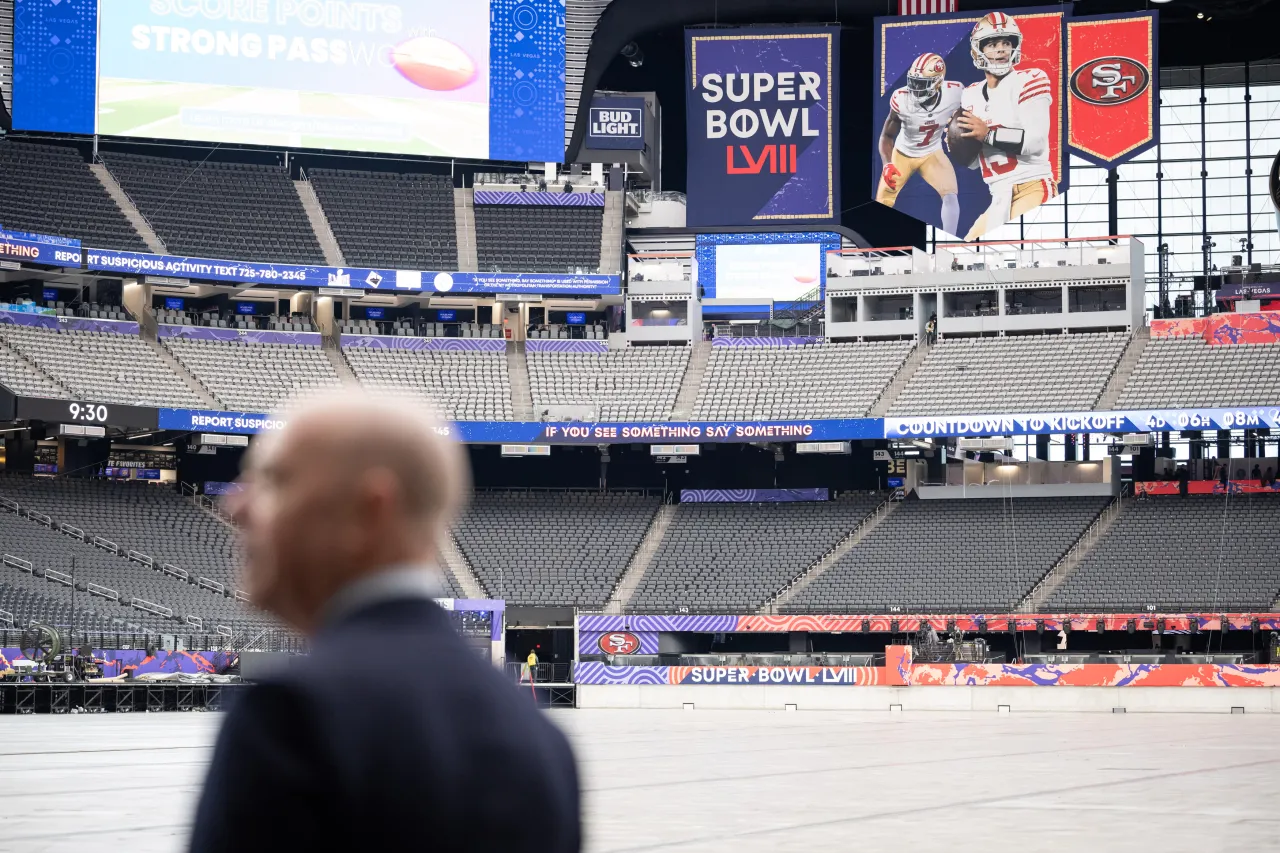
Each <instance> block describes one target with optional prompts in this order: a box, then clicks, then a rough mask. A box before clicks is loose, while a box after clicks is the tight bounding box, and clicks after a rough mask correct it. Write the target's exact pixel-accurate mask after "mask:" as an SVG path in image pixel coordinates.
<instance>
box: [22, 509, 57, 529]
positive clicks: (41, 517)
mask: <svg viewBox="0 0 1280 853" xmlns="http://www.w3.org/2000/svg"><path fill="white" fill-rule="evenodd" d="M27 518H28V519H29V520H31V521H35V522H38V523H40V524H43V525H44V526H45V527H47V528H49V529H50V530H52V529H53V519H52V518H51V517H50V516H47V515H45V514H44V513H43V512H36V511H35V510H34V509H29V510H27Z"/></svg>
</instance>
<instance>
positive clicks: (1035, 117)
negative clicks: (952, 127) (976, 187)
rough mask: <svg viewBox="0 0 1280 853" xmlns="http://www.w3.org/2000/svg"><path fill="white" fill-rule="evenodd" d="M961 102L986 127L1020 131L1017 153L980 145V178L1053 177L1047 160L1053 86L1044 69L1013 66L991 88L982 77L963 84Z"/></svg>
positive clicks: (1023, 179) (993, 181)
mask: <svg viewBox="0 0 1280 853" xmlns="http://www.w3.org/2000/svg"><path fill="white" fill-rule="evenodd" d="M961 106H963V107H964V108H965V109H966V110H969V111H970V112H972V113H973V114H974V115H976V116H978V118H980V119H982V120H983V121H985V122H986V123H987V127H991V128H995V127H1019V128H1022V129H1023V131H1024V136H1023V143H1022V153H1021V154H1008V153H1006V152H1004V151H1001V150H999V149H997V148H992V147H991V146H989V145H984V146H982V153H981V154H980V155H979V156H978V166H979V168H981V169H982V179H983V180H984V181H986V182H987V183H988V184H997V183H1004V182H1011V183H1014V184H1021V183H1025V182H1027V181H1037V180H1040V179H1041V178H1052V177H1053V167H1052V166H1051V165H1050V163H1049V111H1050V110H1051V109H1052V107H1053V90H1052V89H1051V88H1050V86H1049V76H1048V75H1047V74H1045V73H1044V71H1042V70H1040V69H1039V68H1031V69H1028V70H1026V71H1019V70H1017V69H1014V70H1013V71H1010V72H1009V74H1008V75H1006V76H1005V77H1004V79H1003V80H1001V81H1000V83H999V85H997V86H996V87H995V88H994V89H992V88H988V86H987V84H986V82H985V81H983V82H981V83H973V84H971V85H969V86H968V87H966V88H965V90H964V96H963V97H962V98H961Z"/></svg>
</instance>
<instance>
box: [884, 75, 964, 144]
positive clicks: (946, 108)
mask: <svg viewBox="0 0 1280 853" xmlns="http://www.w3.org/2000/svg"><path fill="white" fill-rule="evenodd" d="M962 92H964V86H963V85H961V84H960V83H957V82H956V81H955V80H944V81H943V82H942V91H941V92H939V94H938V102H937V104H935V105H933V107H932V108H929V107H927V106H924V105H921V104H920V102H918V101H917V100H916V99H915V98H914V97H913V96H912V95H911V92H910V91H908V90H907V88H906V87H905V86H904V87H903V88H901V89H898V90H897V91H895V92H894V93H893V97H892V98H890V99H889V109H890V110H892V111H893V114H894V115H896V116H897V117H898V119H899V120H900V121H901V122H902V129H901V130H899V131H898V138H897V139H895V140H894V142H893V147H894V148H896V149H898V150H899V151H901V152H902V153H903V154H905V155H907V156H908V157H924V156H925V155H926V154H932V153H933V152H934V151H937V150H938V149H939V148H941V147H942V137H944V136H946V130H947V122H948V121H950V120H951V116H952V114H953V113H955V111H956V110H958V109H960V96H961V93H962Z"/></svg>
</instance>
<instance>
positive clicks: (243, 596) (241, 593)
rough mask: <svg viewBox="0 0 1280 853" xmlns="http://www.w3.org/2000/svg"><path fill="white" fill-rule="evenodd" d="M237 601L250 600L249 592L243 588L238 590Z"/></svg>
mask: <svg viewBox="0 0 1280 853" xmlns="http://www.w3.org/2000/svg"><path fill="white" fill-rule="evenodd" d="M236 601H249V593H247V592H245V591H244V590H243V589H237V590H236Z"/></svg>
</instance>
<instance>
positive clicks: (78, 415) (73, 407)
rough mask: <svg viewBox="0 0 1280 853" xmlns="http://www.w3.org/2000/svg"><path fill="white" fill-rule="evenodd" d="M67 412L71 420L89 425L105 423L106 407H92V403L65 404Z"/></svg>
mask: <svg viewBox="0 0 1280 853" xmlns="http://www.w3.org/2000/svg"><path fill="white" fill-rule="evenodd" d="M67 412H68V414H70V415H71V419H72V420H76V421H84V422H85V423H90V424H105V423H106V422H107V407H106V406H102V405H94V404H93V403H69V404H67Z"/></svg>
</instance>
